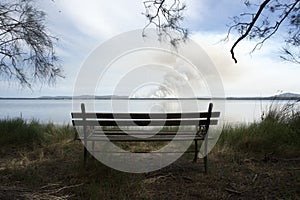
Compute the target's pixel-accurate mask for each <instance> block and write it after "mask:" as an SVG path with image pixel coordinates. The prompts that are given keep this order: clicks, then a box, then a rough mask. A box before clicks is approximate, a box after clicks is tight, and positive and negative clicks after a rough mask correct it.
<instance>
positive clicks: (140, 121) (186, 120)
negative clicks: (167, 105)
mask: <svg viewBox="0 0 300 200" xmlns="http://www.w3.org/2000/svg"><path fill="white" fill-rule="evenodd" d="M212 108H213V104H212V103H210V104H209V107H208V111H207V112H188V113H95V112H86V110H85V105H84V104H81V112H73V113H71V115H72V123H73V125H74V126H140V127H144V126H193V125H195V126H209V125H217V124H218V119H217V118H218V117H219V116H220V112H212Z"/></svg>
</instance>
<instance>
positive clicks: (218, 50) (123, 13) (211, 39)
mask: <svg viewBox="0 0 300 200" xmlns="http://www.w3.org/2000/svg"><path fill="white" fill-rule="evenodd" d="M216 2H217V3H216ZM242 2H243V1H237V0H219V1H211V0H201V1H200V0H186V4H187V9H186V12H185V15H184V16H185V20H184V22H183V26H185V27H187V28H188V29H189V31H190V38H191V39H192V40H193V41H195V42H196V43H197V44H198V45H200V46H201V47H202V48H203V49H204V51H205V52H206V53H207V55H208V56H209V57H210V59H211V60H212V61H213V63H214V66H215V67H216V69H217V71H218V73H219V75H220V77H221V80H222V83H223V86H224V92H225V96H270V95H274V94H277V93H278V92H294V93H300V84H299V83H300V81H299V75H300V66H299V65H296V64H293V63H289V62H284V61H282V60H280V58H279V55H280V54H279V52H280V49H281V42H282V41H281V40H280V37H279V36H277V37H274V38H272V40H269V41H267V42H266V43H265V45H264V46H263V48H262V49H261V50H258V51H255V52H254V53H252V54H250V52H251V50H252V48H253V47H254V45H255V41H243V42H242V43H240V44H239V46H238V47H237V48H236V57H237V59H238V63H237V64H234V62H233V60H232V59H231V55H230V53H229V50H230V47H231V45H232V43H233V41H234V39H235V38H236V35H235V34H232V35H231V36H230V39H229V41H227V42H222V41H221V40H222V39H224V38H225V36H226V34H227V30H228V26H227V25H228V24H229V23H230V17H232V16H234V15H239V13H241V11H244V10H245V6H244V5H243V3H242ZM36 4H37V6H38V7H39V8H40V9H42V10H44V11H45V12H46V13H47V19H46V26H47V27H48V29H49V31H50V32H51V33H52V34H53V35H55V36H56V37H58V38H59V42H58V43H57V44H56V53H57V55H58V57H59V59H60V64H61V65H62V67H63V70H64V71H63V73H64V75H65V78H64V79H58V80H57V82H56V84H55V85H51V86H47V85H43V86H40V85H35V86H34V87H33V89H28V88H22V87H20V86H19V85H18V84H17V83H15V82H14V81H9V82H8V81H3V80H0V85H1V87H0V97H39V96H65V95H66V96H71V95H73V91H74V86H75V83H76V80H77V77H78V75H79V72H80V69H81V68H82V65H83V63H84V62H85V61H86V59H87V58H88V57H89V55H90V54H91V53H92V52H93V51H94V50H95V49H96V48H97V47H98V46H99V45H101V44H103V43H104V42H106V41H108V40H109V39H111V38H113V37H115V36H117V35H119V34H122V33H124V32H127V31H131V30H136V29H141V28H143V27H144V26H145V25H146V24H147V21H146V19H145V17H144V16H143V15H142V14H141V13H142V12H144V7H143V4H142V0H130V1H129V0H127V1H120V0H110V1H106V0H86V1H82V0H72V1H71V0H55V1H51V0H45V1H39V2H38V1H37V2H36ZM169 64H170V65H172V64H171V62H170V63H169ZM173 64H174V63H173ZM173 67H174V68H176V65H175V64H174V66H173ZM154 69H155V70H154ZM176 69H177V71H176V73H177V72H178V73H179V74H180V73H182V74H185V75H186V74H188V73H187V72H185V71H183V70H182V69H180V70H178V66H177V68H176ZM147 70H148V71H147ZM151 70H152V72H151ZM120 71H122V70H120ZM146 71H147V74H148V75H149V74H152V75H151V76H152V77H156V79H157V80H158V79H160V77H162V78H163V77H166V73H167V72H166V70H162V71H163V73H159V70H157V68H155V67H153V66H152V67H151V66H150V67H149V69H146ZM153 71H156V72H153ZM117 72H118V70H116V71H114V72H111V73H112V75H111V76H112V78H118V77H120V76H121V75H120V74H118V73H117ZM162 74H164V75H165V76H162ZM182 74H181V75H182ZM149 76H150V75H149ZM131 78H132V80H135V77H131ZM138 78H141V77H136V80H138ZM165 85H167V86H168V84H165ZM110 87H112V86H110V85H109V84H107V83H106V84H104V85H103V86H101V87H100V88H98V90H97V94H96V95H108V94H111V91H112V89H111V88H110ZM145 88H149V86H146V87H144V88H143V89H141V90H140V91H139V92H137V94H139V95H145V93H147V91H146V92H145V90H146V89H145ZM153 88H155V87H152V88H150V89H149V91H150V90H153ZM147 95H149V94H147Z"/></svg>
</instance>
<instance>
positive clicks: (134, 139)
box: [80, 135, 212, 142]
mask: <svg viewBox="0 0 300 200" xmlns="http://www.w3.org/2000/svg"><path fill="white" fill-rule="evenodd" d="M80 138H81V139H83V138H82V137H80ZM108 139H109V141H113V142H148V141H152V142H155V141H157V142H159V141H161V142H163V141H166V142H167V141H171V140H172V141H191V140H204V137H200V136H196V137H195V136H178V137H176V138H175V137H173V136H164V137H162V136H157V135H155V136H152V137H148V138H139V137H132V136H124V135H122V136H117V135H116V136H91V137H88V138H87V141H108ZM209 139H212V138H209Z"/></svg>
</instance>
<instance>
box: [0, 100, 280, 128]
mask: <svg viewBox="0 0 300 200" xmlns="http://www.w3.org/2000/svg"><path fill="white" fill-rule="evenodd" d="M194 103H195V101H193V100H184V105H179V104H178V102H176V101H175V100H172V101H166V100H160V101H157V100H155V101H153V100H146V101H145V100H144V101H141V100H131V101H125V100H115V101H114V102H112V101H110V100H96V101H95V102H93V103H91V104H89V103H87V106H86V107H87V108H86V110H87V112H88V111H92V110H93V107H94V108H95V110H96V111H103V112H109V111H111V110H113V111H114V112H126V111H127V110H129V111H131V112H149V111H151V112H160V111H168V112H172V111H174V112H176V111H180V110H185V111H195V106H193V105H194ZM271 103H272V102H271V101H266V100H265V101H262V100H227V101H225V104H224V105H225V112H224V110H223V109H222V104H221V102H214V110H218V111H221V113H222V116H223V119H224V122H227V123H243V122H246V123H249V122H253V121H259V120H260V116H261V113H262V111H264V110H266V109H267V107H268V106H269V105H270V104H271ZM273 103H274V102H273ZM276 103H277V104H283V103H286V101H278V102H276ZM73 106H74V109H73ZM207 106H208V101H204V100H198V101H197V106H196V107H197V108H196V109H197V110H200V111H205V110H206V109H207ZM72 111H80V102H76V103H75V104H74V105H72V100H0V118H1V119H3V118H7V117H10V118H12V117H20V116H21V117H23V118H24V119H28V120H31V119H37V120H39V121H40V122H53V123H55V124H67V123H70V120H71V118H70V112H72Z"/></svg>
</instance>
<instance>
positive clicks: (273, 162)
mask: <svg viewBox="0 0 300 200" xmlns="http://www.w3.org/2000/svg"><path fill="white" fill-rule="evenodd" d="M208 170H209V172H208V174H205V173H204V172H203V171H204V170H203V163H202V160H201V159H200V160H199V162H197V163H194V162H192V161H191V159H189V158H187V157H186V156H183V157H182V158H181V159H179V160H178V161H176V162H175V163H173V164H172V165H170V166H168V167H166V168H163V169H161V170H158V171H155V172H151V173H147V174H128V173H123V172H118V171H116V170H112V169H110V168H108V167H106V166H103V165H102V164H101V163H99V162H98V161H95V160H93V159H92V158H90V159H89V162H88V164H87V166H86V167H84V166H83V164H82V148H81V146H80V144H74V143H72V142H71V143H68V144H64V145H59V144H58V145H52V146H50V147H47V148H45V147H40V148H36V149H30V150H29V149H18V148H14V147H9V149H8V148H1V151H0V199H1V200H2V199H3V200H5V199H57V200H60V199H300V189H299V188H300V158H299V157H292V158H282V157H281V158H279V157H276V156H274V155H271V154H270V155H264V156H256V157H253V156H250V155H245V154H242V155H241V154H230V153H228V152H224V151H218V150H214V152H212V153H211V154H209V167H208Z"/></svg>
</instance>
